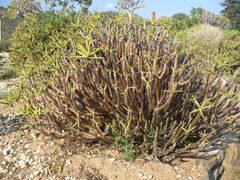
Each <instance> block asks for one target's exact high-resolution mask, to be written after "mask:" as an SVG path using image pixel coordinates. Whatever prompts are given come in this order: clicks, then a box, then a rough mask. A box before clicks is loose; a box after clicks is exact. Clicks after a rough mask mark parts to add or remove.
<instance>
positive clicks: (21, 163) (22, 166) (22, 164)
mask: <svg viewBox="0 0 240 180" xmlns="http://www.w3.org/2000/svg"><path fill="white" fill-rule="evenodd" d="M18 164H19V166H20V168H24V167H25V166H26V163H25V162H24V161H23V160H20V161H18Z"/></svg>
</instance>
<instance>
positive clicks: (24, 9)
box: [8, 0, 41, 19]
mask: <svg viewBox="0 0 240 180" xmlns="http://www.w3.org/2000/svg"><path fill="white" fill-rule="evenodd" d="M39 12H41V7H40V1H38V0H12V1H11V2H10V4H9V6H8V16H9V17H10V18H11V19H15V18H16V17H22V18H24V17H26V16H27V15H28V14H29V13H34V14H35V13H39Z"/></svg>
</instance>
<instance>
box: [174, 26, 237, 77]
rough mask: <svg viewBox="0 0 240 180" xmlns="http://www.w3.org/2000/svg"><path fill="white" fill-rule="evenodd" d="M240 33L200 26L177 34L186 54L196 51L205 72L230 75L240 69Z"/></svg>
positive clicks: (197, 59) (196, 56)
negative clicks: (222, 72)
mask: <svg viewBox="0 0 240 180" xmlns="http://www.w3.org/2000/svg"><path fill="white" fill-rule="evenodd" d="M239 37H240V36H239V31H238V30H224V29H220V28H218V27H214V26H211V25H200V26H196V27H193V28H191V29H187V30H185V31H182V32H179V33H177V36H176V38H177V39H178V41H179V42H180V44H181V45H182V47H183V51H184V52H191V51H194V53H195V59H196V62H197V63H198V64H199V66H200V67H202V69H203V70H211V71H212V72H216V71H219V70H223V71H224V74H225V75H227V76H228V75H230V74H233V73H234V72H235V70H236V69H237V68H238V67H239V62H240V61H239V55H240V54H239V52H240V51H239V50H240V49H239V48H240V41H239Z"/></svg>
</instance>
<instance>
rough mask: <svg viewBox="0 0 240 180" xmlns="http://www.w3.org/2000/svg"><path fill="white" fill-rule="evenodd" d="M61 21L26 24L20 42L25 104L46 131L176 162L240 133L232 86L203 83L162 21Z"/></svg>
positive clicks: (15, 53)
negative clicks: (112, 144)
mask: <svg viewBox="0 0 240 180" xmlns="http://www.w3.org/2000/svg"><path fill="white" fill-rule="evenodd" d="M48 16H49V15H47V17H48ZM58 16H59V15H58ZM58 16H57V17H55V16H54V18H53V19H54V21H53V20H51V18H50V22H48V20H49V18H47V20H46V19H45V18H43V17H41V16H40V17H39V16H31V17H28V18H26V19H25V21H24V22H23V23H22V24H20V26H19V27H18V28H17V31H16V32H15V33H14V36H13V39H12V48H11V50H12V53H11V57H12V62H13V63H14V64H15V66H16V67H17V68H18V70H19V73H21V75H22V76H23V81H22V82H21V83H20V85H19V87H20V91H18V97H20V98H21V99H22V102H24V104H25V106H24V113H25V115H26V116H28V118H29V119H31V120H32V121H34V122H36V123H37V126H38V127H39V128H40V129H41V130H42V132H44V133H47V134H50V135H52V136H54V137H57V138H62V137H68V138H79V139H81V140H82V141H83V142H88V143H93V142H98V141H103V142H105V143H115V142H116V141H118V142H119V137H120V142H121V143H122V145H123V146H124V151H125V155H126V158H127V159H129V160H131V157H133V156H134V155H135V153H136V152H138V153H149V154H152V155H153V156H155V157H158V158H161V159H162V160H165V161H171V160H172V159H173V158H175V157H182V156H188V155H190V156H192V155H193V154H192V153H193V151H194V152H195V153H197V152H199V151H201V150H203V149H204V148H205V147H206V146H209V145H221V143H220V140H221V138H222V137H223V136H224V135H225V134H226V133H228V132H229V131H236V129H234V126H233V123H234V122H235V121H236V120H237V119H239V117H240V110H239V107H238V106H237V103H238V101H237V100H236V99H235V91H236V89H235V87H234V86H233V84H232V83H233V82H232V81H230V82H226V83H223V82H222V79H221V76H220V75H219V76H215V75H208V76H207V77H203V76H202V75H201V73H199V72H198V70H197V69H196V68H195V64H194V63H193V62H192V57H193V56H192V54H190V55H186V54H181V53H180V51H179V47H178V46H177V44H176V43H174V42H167V41H166V37H167V33H166V32H165V31H164V30H163V29H162V28H161V27H159V26H158V25H157V24H155V23H154V24H150V23H146V22H144V21H140V20H139V21H133V22H132V23H131V25H129V24H128V22H126V21H125V20H124V19H122V18H124V17H116V18H114V19H110V18H106V17H103V16H102V15H101V14H99V15H97V14H94V15H93V16H92V15H88V16H82V17H81V18H79V17H76V18H74V17H72V19H71V20H69V21H67V22H70V23H64V24H62V23H61V22H62V20H64V22H65V21H66V20H65V16H63V15H61V16H60V17H58ZM68 18H70V17H68ZM68 18H67V19H68ZM45 20H46V21H47V22H48V23H47V26H44V27H46V28H48V29H44V28H43V26H42V24H41V22H42V21H45ZM55 20H56V21H57V23H56V24H58V26H57V28H53V27H55V25H54V26H53V27H52V24H54V23H55ZM59 22H60V23H59ZM71 22H72V23H71ZM59 24H60V25H59ZM62 26H64V28H59V27H62ZM42 29H43V30H42ZM64 29H65V30H64ZM19 92H21V93H20V94H19ZM16 96H17V95H15V96H14V97H16ZM192 150H193V151H192ZM195 155H196V154H195Z"/></svg>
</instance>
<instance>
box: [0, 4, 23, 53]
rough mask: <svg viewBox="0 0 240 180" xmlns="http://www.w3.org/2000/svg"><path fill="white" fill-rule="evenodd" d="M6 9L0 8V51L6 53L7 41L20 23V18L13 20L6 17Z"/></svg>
mask: <svg viewBox="0 0 240 180" xmlns="http://www.w3.org/2000/svg"><path fill="white" fill-rule="evenodd" d="M6 13H7V9H6V8H4V7H0V18H1V23H2V32H1V33H2V39H1V43H0V51H8V48H9V43H10V42H9V39H10V37H11V35H12V33H13V31H14V30H15V28H16V26H17V24H18V23H19V22H20V21H21V19H20V18H16V19H14V20H11V19H9V18H8V17H6V16H5V15H6Z"/></svg>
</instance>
